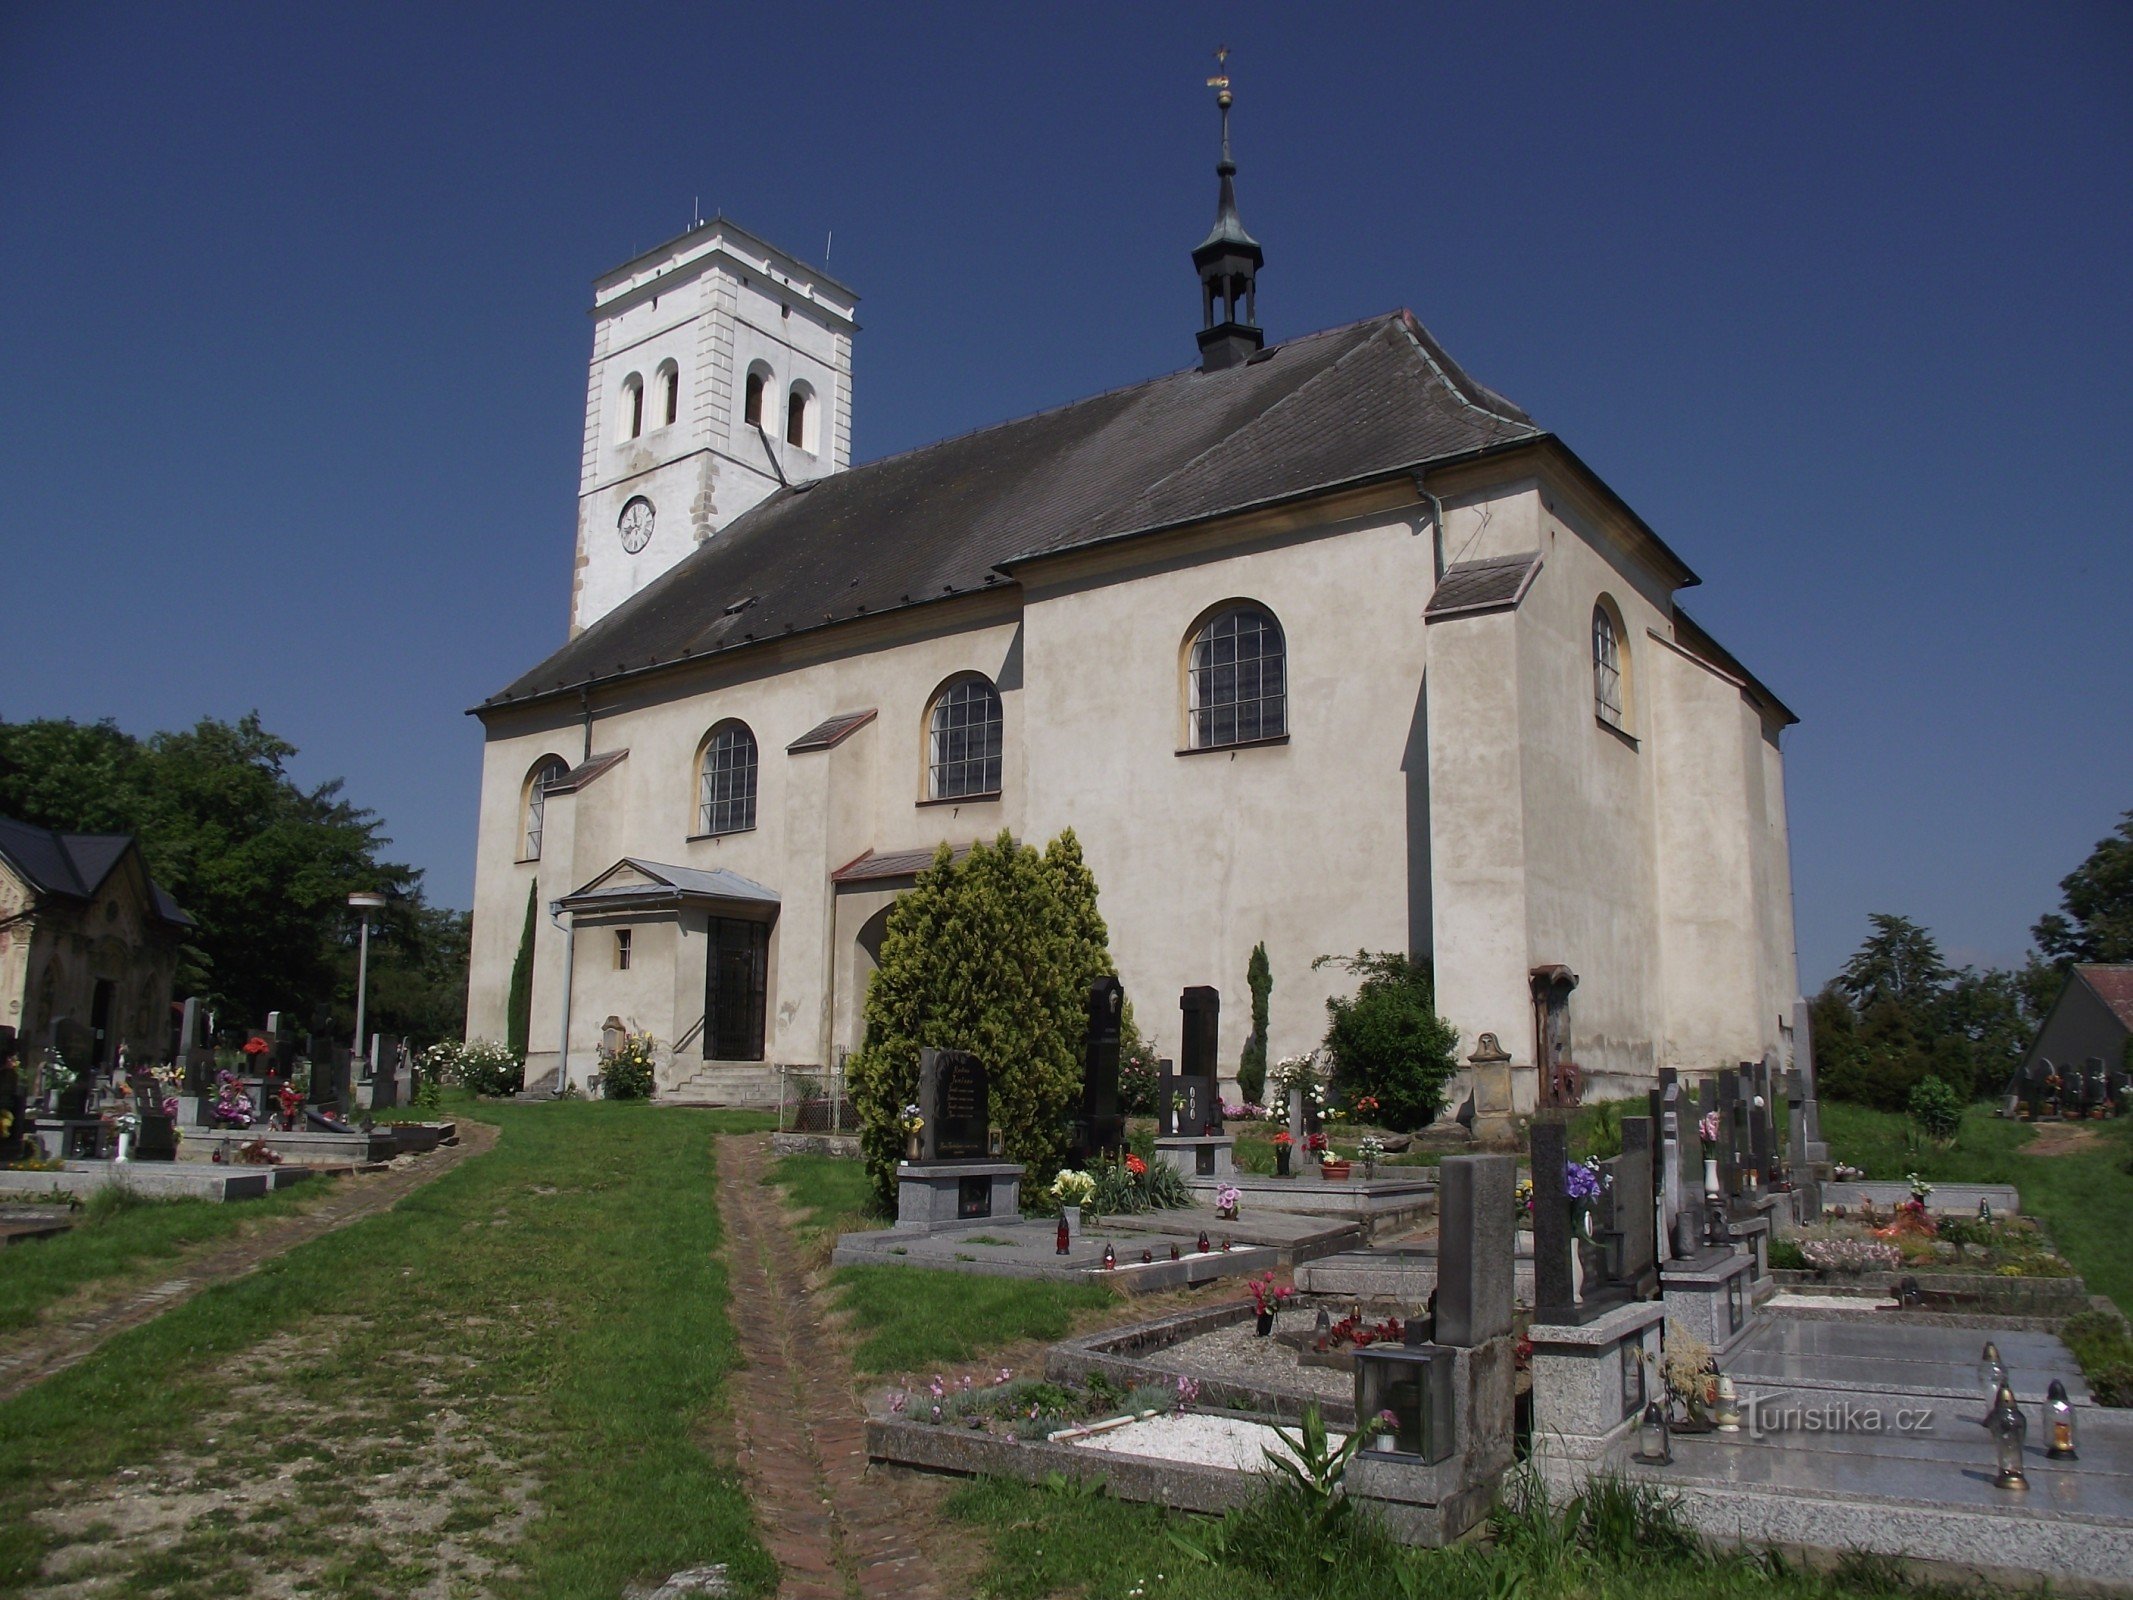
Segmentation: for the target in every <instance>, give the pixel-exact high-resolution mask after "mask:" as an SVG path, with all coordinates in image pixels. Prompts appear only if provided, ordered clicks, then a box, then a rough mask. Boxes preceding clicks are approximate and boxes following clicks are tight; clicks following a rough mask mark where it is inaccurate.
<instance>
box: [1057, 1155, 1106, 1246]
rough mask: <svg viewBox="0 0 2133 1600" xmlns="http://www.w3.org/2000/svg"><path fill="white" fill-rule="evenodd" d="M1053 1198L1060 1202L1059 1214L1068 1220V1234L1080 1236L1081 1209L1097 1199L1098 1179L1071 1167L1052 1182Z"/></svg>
mask: <svg viewBox="0 0 2133 1600" xmlns="http://www.w3.org/2000/svg"><path fill="white" fill-rule="evenodd" d="M1052 1198H1053V1199H1054V1200H1056V1201H1058V1202H1059V1214H1060V1215H1061V1216H1062V1217H1064V1218H1065V1219H1066V1225H1067V1233H1068V1234H1069V1235H1070V1236H1071V1235H1076V1234H1079V1233H1080V1232H1081V1208H1082V1207H1083V1206H1085V1205H1087V1204H1088V1203H1089V1202H1090V1201H1091V1200H1094V1199H1095V1198H1096V1179H1095V1178H1094V1177H1092V1176H1091V1175H1090V1174H1088V1173H1086V1172H1077V1171H1076V1170H1075V1169H1074V1168H1072V1167H1069V1168H1067V1169H1066V1170H1065V1171H1063V1172H1061V1173H1060V1174H1059V1176H1058V1177H1056V1178H1054V1179H1053V1180H1052Z"/></svg>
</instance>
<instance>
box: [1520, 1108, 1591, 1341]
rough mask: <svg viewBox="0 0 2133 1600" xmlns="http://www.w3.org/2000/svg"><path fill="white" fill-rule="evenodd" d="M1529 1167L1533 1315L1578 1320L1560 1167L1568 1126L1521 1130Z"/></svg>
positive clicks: (1565, 1162)
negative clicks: (1531, 1190) (1531, 1188)
mask: <svg viewBox="0 0 2133 1600" xmlns="http://www.w3.org/2000/svg"><path fill="white" fill-rule="evenodd" d="M1526 1144H1527V1150H1528V1152H1529V1155H1530V1160H1531V1163H1532V1168H1533V1318H1534V1320H1535V1321H1536V1322H1548V1323H1571V1322H1575V1321H1577V1320H1578V1300H1577V1285H1576V1282H1575V1280H1574V1279H1573V1278H1572V1276H1571V1271H1570V1252H1571V1250H1572V1248H1573V1244H1572V1241H1571V1237H1570V1199H1569V1196H1568V1195H1567V1194H1566V1193H1565V1192H1564V1189H1563V1169H1564V1168H1565V1167H1566V1166H1567V1165H1568V1164H1569V1160H1570V1132H1569V1130H1568V1129H1567V1128H1565V1127H1564V1126H1563V1125H1562V1124H1561V1123H1560V1122H1536V1123H1534V1124H1533V1126H1532V1128H1531V1130H1530V1131H1529V1132H1528V1133H1527V1135H1526Z"/></svg>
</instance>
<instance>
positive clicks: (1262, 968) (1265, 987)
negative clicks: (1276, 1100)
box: [1237, 939, 1274, 1105]
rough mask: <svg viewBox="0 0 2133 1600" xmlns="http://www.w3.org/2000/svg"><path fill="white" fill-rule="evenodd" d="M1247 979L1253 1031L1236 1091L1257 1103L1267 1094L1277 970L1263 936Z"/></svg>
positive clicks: (1254, 953) (1249, 968) (1246, 1042)
mask: <svg viewBox="0 0 2133 1600" xmlns="http://www.w3.org/2000/svg"><path fill="white" fill-rule="evenodd" d="M1244 981H1245V982H1246V983H1247V984H1249V985H1250V986H1251V991H1252V1034H1251V1037H1250V1038H1249V1039H1246V1040H1245V1041H1244V1059H1243V1060H1242V1061H1241V1062H1240V1063H1239V1064H1238V1067H1237V1094H1238V1097H1239V1098H1240V1099H1243V1100H1246V1101H1249V1102H1250V1103H1251V1104H1253V1105H1258V1104H1260V1103H1261V1102H1260V1098H1259V1097H1260V1096H1261V1095H1263V1094H1265V1093H1266V1027H1267V996H1269V995H1270V994H1272V993H1273V992H1274V969H1273V967H1272V966H1270V965H1269V964H1268V962H1267V958H1266V941H1265V940H1264V939H1262V940H1260V941H1259V943H1257V944H1255V945H1253V946H1252V959H1251V961H1250V962H1249V963H1248V964H1247V965H1246V967H1245V969H1244Z"/></svg>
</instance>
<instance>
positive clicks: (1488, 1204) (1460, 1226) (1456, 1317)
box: [1435, 1156, 1518, 1347]
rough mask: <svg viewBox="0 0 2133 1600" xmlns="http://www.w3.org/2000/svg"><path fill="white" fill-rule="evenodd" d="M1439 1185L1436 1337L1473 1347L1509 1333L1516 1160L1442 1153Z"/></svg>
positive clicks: (1436, 1340)
mask: <svg viewBox="0 0 2133 1600" xmlns="http://www.w3.org/2000/svg"><path fill="white" fill-rule="evenodd" d="M1437 1185H1438V1187H1437V1215H1438V1229H1437V1326H1436V1338H1435V1342H1436V1343H1438V1344H1443V1345H1458V1346H1462V1347H1471V1346H1474V1345H1478V1344H1482V1343H1485V1342H1486V1341H1488V1340H1490V1339H1493V1338H1496V1337H1497V1336H1498V1335H1500V1334H1506V1333H1509V1332H1510V1331H1511V1306H1512V1282H1513V1272H1514V1268H1515V1262H1514V1260H1513V1257H1514V1255H1515V1253H1516V1251H1515V1244H1514V1239H1513V1234H1514V1231H1515V1230H1514V1227H1513V1223H1514V1220H1515V1219H1514V1218H1513V1216H1512V1214H1511V1206H1512V1196H1513V1195H1514V1194H1515V1193H1516V1192H1517V1187H1518V1162H1517V1161H1516V1160H1515V1159H1514V1158H1512V1157H1510V1156H1447V1157H1445V1159H1444V1161H1443V1163H1442V1164H1441V1165H1440V1166H1439V1167H1438V1169H1437Z"/></svg>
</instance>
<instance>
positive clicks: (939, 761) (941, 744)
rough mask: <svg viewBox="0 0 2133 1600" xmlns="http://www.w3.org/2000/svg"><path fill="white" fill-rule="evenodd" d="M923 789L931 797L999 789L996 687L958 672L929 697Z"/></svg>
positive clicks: (998, 692)
mask: <svg viewBox="0 0 2133 1600" xmlns="http://www.w3.org/2000/svg"><path fill="white" fill-rule="evenodd" d="M929 742H930V744H931V750H930V752H929V764H930V766H931V782H930V784H929V786H928V790H927V793H928V794H929V795H930V797H931V798H933V799H935V800H955V799H959V798H961V797H962V796H964V795H973V794H998V793H999V792H1000V744H1001V735H1000V691H999V690H997V689H995V688H994V687H993V686H992V685H991V684H989V683H987V682H986V681H985V680H984V679H983V678H963V679H960V680H958V681H957V682H955V683H952V684H950V685H949V686H948V687H947V688H946V689H943V690H942V691H941V694H940V698H939V699H937V700H935V701H934V702H933V717H932V722H931V732H930V740H929Z"/></svg>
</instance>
